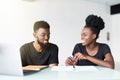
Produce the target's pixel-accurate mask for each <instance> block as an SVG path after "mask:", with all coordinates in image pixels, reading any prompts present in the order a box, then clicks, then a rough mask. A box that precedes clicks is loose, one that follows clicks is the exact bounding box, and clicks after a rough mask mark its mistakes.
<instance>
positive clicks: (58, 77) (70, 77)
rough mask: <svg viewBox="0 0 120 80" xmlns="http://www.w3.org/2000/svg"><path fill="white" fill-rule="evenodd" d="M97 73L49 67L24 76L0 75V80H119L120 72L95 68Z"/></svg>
mask: <svg viewBox="0 0 120 80" xmlns="http://www.w3.org/2000/svg"><path fill="white" fill-rule="evenodd" d="M96 68H97V69H98V71H91V70H90V71H52V70H51V67H49V68H46V69H44V70H41V71H39V72H36V73H32V74H28V75H25V76H11V75H0V80H120V72H119V71H115V70H112V69H109V68H104V67H99V66H96Z"/></svg>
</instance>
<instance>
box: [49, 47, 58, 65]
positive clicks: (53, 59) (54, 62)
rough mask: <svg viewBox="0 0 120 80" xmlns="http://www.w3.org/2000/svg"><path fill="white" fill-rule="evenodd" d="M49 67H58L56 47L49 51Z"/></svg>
mask: <svg viewBox="0 0 120 80" xmlns="http://www.w3.org/2000/svg"><path fill="white" fill-rule="evenodd" d="M48 63H49V66H58V63H59V61H58V47H57V46H56V45H54V46H53V48H52V49H51V54H50V57H49V62H48Z"/></svg>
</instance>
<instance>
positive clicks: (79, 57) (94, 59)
mask: <svg viewBox="0 0 120 80" xmlns="http://www.w3.org/2000/svg"><path fill="white" fill-rule="evenodd" d="M103 28H104V22H103V19H102V18H101V17H98V16H96V15H89V16H88V17H87V18H86V25H85V26H84V28H83V30H82V33H81V40H82V42H81V43H78V44H76V45H75V47H74V50H73V53H72V55H73V60H74V61H73V60H71V59H70V58H68V59H67V60H66V61H65V63H66V65H73V64H74V65H93V66H103V67H108V68H111V69H114V59H113V56H112V54H111V50H110V48H109V46H108V45H107V44H104V43H98V42H96V40H97V39H98V36H99V33H100V30H102V29H103Z"/></svg>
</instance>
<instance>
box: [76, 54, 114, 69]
mask: <svg viewBox="0 0 120 80" xmlns="http://www.w3.org/2000/svg"><path fill="white" fill-rule="evenodd" d="M74 59H76V60H80V59H85V60H88V61H91V62H93V63H95V64H97V65H99V66H103V67H108V68H111V69H114V60H113V57H112V55H111V54H110V53H107V54H106V55H105V59H104V60H100V59H97V58H94V57H92V56H89V55H83V54H82V53H80V52H78V53H76V54H75V56H74Z"/></svg>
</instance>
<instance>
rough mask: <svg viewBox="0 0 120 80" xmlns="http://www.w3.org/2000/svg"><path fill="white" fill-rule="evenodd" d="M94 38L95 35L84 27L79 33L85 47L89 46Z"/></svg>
mask: <svg viewBox="0 0 120 80" xmlns="http://www.w3.org/2000/svg"><path fill="white" fill-rule="evenodd" d="M95 38H96V34H93V33H92V31H91V29H90V28H89V27H84V28H83V30H82V32H81V40H82V45H83V46H86V45H89V44H91V43H92V42H93V41H94V40H95Z"/></svg>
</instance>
